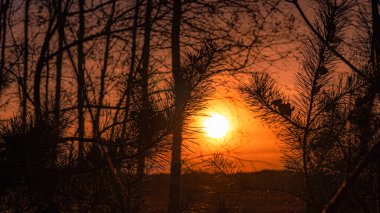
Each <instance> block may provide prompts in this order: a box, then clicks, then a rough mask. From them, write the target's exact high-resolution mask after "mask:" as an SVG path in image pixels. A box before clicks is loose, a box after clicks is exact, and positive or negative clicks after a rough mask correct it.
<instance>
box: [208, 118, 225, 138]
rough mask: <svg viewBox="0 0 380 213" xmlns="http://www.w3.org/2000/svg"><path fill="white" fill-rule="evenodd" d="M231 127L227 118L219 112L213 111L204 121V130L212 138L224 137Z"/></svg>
mask: <svg viewBox="0 0 380 213" xmlns="http://www.w3.org/2000/svg"><path fill="white" fill-rule="evenodd" d="M229 128H230V124H229V122H228V121H227V119H226V118H225V117H224V116H222V115H220V114H218V113H212V114H211V115H210V117H208V118H206V120H205V122H204V130H205V132H206V133H207V135H208V136H209V137H210V138H222V137H224V136H225V135H226V134H227V131H228V130H229Z"/></svg>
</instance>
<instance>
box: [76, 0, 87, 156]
mask: <svg viewBox="0 0 380 213" xmlns="http://www.w3.org/2000/svg"><path fill="white" fill-rule="evenodd" d="M84 28H85V20H84V0H79V31H78V64H77V66H78V77H77V78H78V79H77V81H78V90H77V99H78V137H79V141H78V142H79V145H78V159H79V161H80V162H81V161H82V160H83V152H84V150H83V149H84V147H83V140H82V138H83V137H84V128H85V126H84V110H83V108H84V107H83V106H84V92H85V91H84V90H85V82H84V69H85V68H84V66H85V58H84V52H83V38H84Z"/></svg>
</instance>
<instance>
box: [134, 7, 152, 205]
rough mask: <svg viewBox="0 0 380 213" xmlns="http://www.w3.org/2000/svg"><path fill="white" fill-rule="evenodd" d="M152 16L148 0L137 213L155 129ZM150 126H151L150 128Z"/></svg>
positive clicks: (143, 56) (142, 83) (142, 76)
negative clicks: (150, 83)
mask: <svg viewBox="0 0 380 213" xmlns="http://www.w3.org/2000/svg"><path fill="white" fill-rule="evenodd" d="M151 14H152V0H147V2H146V12H145V25H144V46H143V49H142V69H141V70H140V71H141V73H140V74H141V87H142V98H141V99H142V100H141V104H142V106H141V109H142V112H141V114H142V117H141V121H140V127H139V129H140V131H141V132H140V134H139V137H140V138H139V144H138V149H137V152H138V153H139V158H138V159H137V178H138V181H140V184H139V186H138V188H137V197H136V204H137V206H136V212H140V207H141V205H142V202H141V197H142V193H143V191H144V183H143V178H144V175H145V156H146V154H145V152H146V150H145V149H146V146H147V143H149V142H151V141H152V137H153V135H152V132H150V131H149V129H151V128H154V127H153V126H152V123H151V122H149V117H150V116H152V115H151V112H152V111H151V110H150V108H151V104H150V102H149V94H148V80H149V58H150V33H151V28H152V26H151ZM149 125H150V126H149Z"/></svg>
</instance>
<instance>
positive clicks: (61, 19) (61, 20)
mask: <svg viewBox="0 0 380 213" xmlns="http://www.w3.org/2000/svg"><path fill="white" fill-rule="evenodd" d="M57 4H58V5H57V10H58V51H59V53H58V54H57V59H56V69H57V70H56V76H55V100H54V122H55V124H59V121H60V109H61V77H62V58H63V40H64V34H65V15H64V14H63V12H62V1H58V2H57Z"/></svg>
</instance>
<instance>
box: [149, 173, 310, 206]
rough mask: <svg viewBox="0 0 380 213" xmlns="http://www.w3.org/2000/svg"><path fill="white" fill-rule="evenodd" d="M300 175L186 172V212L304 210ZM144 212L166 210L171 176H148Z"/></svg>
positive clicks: (184, 204) (184, 194) (184, 192)
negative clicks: (299, 195) (298, 195)
mask: <svg viewBox="0 0 380 213" xmlns="http://www.w3.org/2000/svg"><path fill="white" fill-rule="evenodd" d="M298 180H302V179H300V176H299V175H296V174H291V173H286V172H282V171H262V172H257V173H244V174H235V175H228V176H227V175H223V174H207V173H191V174H185V175H183V198H182V200H183V206H184V212H218V213H219V212H220V213H222V212H223V213H227V212H239V213H242V212H247V213H248V212H260V213H278V212H281V213H288V212H289V213H290V212H293V213H298V212H304V209H303V208H304V206H303V202H302V200H301V199H300V198H299V197H297V196H296V195H297V194H299V191H300V190H301V188H300V185H301V184H299V181H298ZM146 186H147V188H146V197H145V202H144V208H143V209H144V212H146V213H161V212H166V207H167V203H168V188H169V187H168V186H169V175H167V174H158V175H151V176H149V177H148V179H147V182H146Z"/></svg>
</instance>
